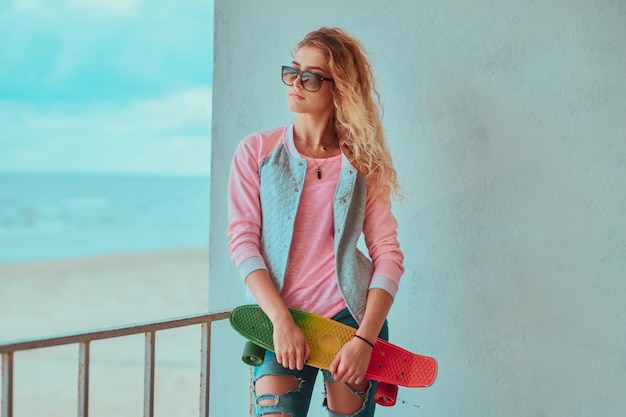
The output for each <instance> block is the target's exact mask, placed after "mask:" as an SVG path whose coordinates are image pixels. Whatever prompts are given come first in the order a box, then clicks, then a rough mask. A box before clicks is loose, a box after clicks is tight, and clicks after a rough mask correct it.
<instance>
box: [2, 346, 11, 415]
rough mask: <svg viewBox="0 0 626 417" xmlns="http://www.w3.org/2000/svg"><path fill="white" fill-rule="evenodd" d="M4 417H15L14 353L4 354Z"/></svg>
mask: <svg viewBox="0 0 626 417" xmlns="http://www.w3.org/2000/svg"><path fill="white" fill-rule="evenodd" d="M2 417H13V352H3V353H2Z"/></svg>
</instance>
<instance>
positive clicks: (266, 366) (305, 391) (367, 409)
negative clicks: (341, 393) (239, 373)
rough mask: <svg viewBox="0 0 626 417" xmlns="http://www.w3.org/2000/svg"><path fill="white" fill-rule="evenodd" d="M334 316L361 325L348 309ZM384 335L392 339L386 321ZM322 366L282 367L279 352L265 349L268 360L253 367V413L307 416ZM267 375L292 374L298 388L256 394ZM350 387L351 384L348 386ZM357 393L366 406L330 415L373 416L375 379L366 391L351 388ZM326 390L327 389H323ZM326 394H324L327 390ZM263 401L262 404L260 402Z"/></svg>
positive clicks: (328, 379) (329, 378)
mask: <svg viewBox="0 0 626 417" xmlns="http://www.w3.org/2000/svg"><path fill="white" fill-rule="evenodd" d="M333 320H336V321H339V322H341V323H344V324H347V325H348V326H352V327H354V328H357V327H358V324H357V322H356V321H355V320H354V318H353V317H352V315H350V313H349V312H348V310H347V309H345V310H343V311H341V312H340V313H339V314H337V315H336V316H335V317H333ZM378 337H380V338H381V339H384V340H388V339H389V331H388V326H387V321H385V324H384V325H383V328H382V330H381V331H380V334H379V336H378ZM319 371H320V370H319V369H318V368H314V367H312V366H305V367H304V369H303V370H301V371H299V370H297V369H294V370H291V369H289V368H285V367H283V366H282V365H281V364H279V363H278V362H277V361H276V355H275V354H274V353H272V352H269V351H268V352H266V353H265V360H264V361H263V364H262V365H261V366H256V367H253V384H252V399H253V406H254V416H256V417H260V416H263V415H266V414H283V415H285V416H290V417H306V415H307V413H308V410H309V405H310V404H311V396H312V394H313V387H314V385H315V379H316V378H317V374H318V372H319ZM322 374H323V376H324V382H325V383H326V382H334V379H333V378H332V376H331V375H330V372H328V371H325V370H322ZM264 376H292V377H294V378H295V379H296V380H297V381H298V383H299V385H298V388H297V389H295V390H292V391H288V392H287V393H285V394H280V395H276V394H264V395H260V396H257V394H256V390H255V384H256V381H258V380H259V379H260V378H262V377H264ZM348 388H350V386H348ZM350 390H351V391H352V392H353V394H354V395H356V396H357V397H360V398H365V401H364V402H363V406H362V407H361V409H359V410H358V411H357V412H356V413H354V414H339V413H335V412H333V411H331V410H328V415H329V417H373V416H374V410H375V407H376V403H375V402H374V394H375V391H376V382H374V381H370V384H369V387H368V388H367V389H366V391H365V392H355V391H354V390H352V388H350ZM324 391H325V390H324ZM324 395H325V394H324ZM259 402H261V403H262V404H263V405H262V404H259ZM324 406H325V407H326V408H328V407H327V401H326V400H324Z"/></svg>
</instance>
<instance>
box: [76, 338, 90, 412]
mask: <svg viewBox="0 0 626 417" xmlns="http://www.w3.org/2000/svg"><path fill="white" fill-rule="evenodd" d="M89 348H90V344H89V341H86V342H80V343H79V353H78V417H88V416H89Z"/></svg>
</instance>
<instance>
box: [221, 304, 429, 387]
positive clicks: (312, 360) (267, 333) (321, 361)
mask: <svg viewBox="0 0 626 417" xmlns="http://www.w3.org/2000/svg"><path fill="white" fill-rule="evenodd" d="M290 311H291V315H292V316H293V318H294V321H295V322H296V324H297V325H298V326H299V327H300V328H301V329H302V332H303V333H304V335H305V337H306V339H307V342H308V343H309V347H310V348H311V356H310V357H309V359H308V360H307V364H308V365H311V366H314V367H317V368H320V369H325V370H328V369H329V367H330V363H331V362H332V360H333V359H334V358H335V355H336V353H337V352H339V350H340V349H341V347H342V346H343V345H344V344H346V343H347V342H349V341H350V340H352V338H353V337H354V334H355V333H356V329H354V328H352V327H350V326H347V325H345V324H342V323H339V322H336V321H334V320H331V319H327V318H325V317H322V316H318V315H316V314H312V313H307V312H305V311H301V310H296V309H290ZM230 324H231V326H232V327H233V328H234V329H235V330H236V331H237V332H238V333H239V334H241V335H242V336H243V337H245V338H246V339H248V340H249V341H251V342H253V343H254V344H256V345H258V346H260V347H262V348H264V349H267V350H270V351H272V352H273V351H274V343H273V339H272V334H273V330H274V328H273V326H272V322H271V321H270V320H269V318H268V317H267V316H266V315H265V313H264V312H263V310H261V308H260V307H259V306H258V305H252V304H251V305H244V306H239V307H236V308H235V309H233V311H232V312H231V314H230ZM436 376H437V361H436V360H435V359H434V358H431V357H428V356H422V355H417V354H415V353H411V352H409V351H408V350H405V349H402V348H401V347H398V346H396V345H394V344H391V343H389V342H387V341H384V340H382V339H378V340H377V341H376V343H375V344H374V350H373V352H372V358H371V361H370V364H369V367H368V369H367V373H366V375H365V377H366V378H367V379H370V380H373V381H379V382H384V383H388V384H393V385H401V386H404V387H413V388H419V387H428V386H430V385H432V384H433V382H434V381H435V378H436Z"/></svg>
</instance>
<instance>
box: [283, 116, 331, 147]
mask: <svg viewBox="0 0 626 417" xmlns="http://www.w3.org/2000/svg"><path fill="white" fill-rule="evenodd" d="M293 131H294V135H296V136H297V137H298V138H299V139H300V140H302V141H304V142H305V143H306V145H307V146H311V147H318V148H321V147H326V148H330V147H333V146H335V145H336V141H337V138H336V137H335V134H334V132H333V129H332V126H331V125H330V118H328V117H325V118H323V119H320V118H317V119H316V118H313V117H311V116H310V115H305V114H298V115H297V116H296V119H295V120H294V123H293Z"/></svg>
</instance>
